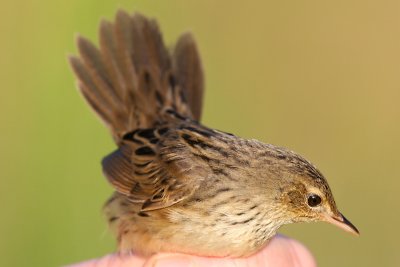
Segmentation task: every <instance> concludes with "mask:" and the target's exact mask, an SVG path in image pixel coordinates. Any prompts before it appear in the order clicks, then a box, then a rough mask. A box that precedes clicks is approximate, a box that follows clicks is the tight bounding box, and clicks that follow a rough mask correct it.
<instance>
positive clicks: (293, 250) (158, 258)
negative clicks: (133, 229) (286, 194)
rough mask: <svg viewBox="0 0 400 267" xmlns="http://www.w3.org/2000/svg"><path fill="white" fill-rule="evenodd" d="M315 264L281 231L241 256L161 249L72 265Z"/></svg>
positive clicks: (216, 266) (209, 266) (298, 266)
mask: <svg viewBox="0 0 400 267" xmlns="http://www.w3.org/2000/svg"><path fill="white" fill-rule="evenodd" d="M261 266H262V267H269V266H273V267H286V266H288V267H289V266H290V267H301V266H307V267H315V266H317V265H316V262H315V259H314V257H313V256H312V255H311V253H310V252H309V251H308V250H307V248H305V247H304V246H303V245H302V244H301V243H299V242H298V241H295V240H293V239H290V238H287V237H284V236H281V235H278V236H275V237H274V238H273V239H272V240H271V241H270V243H269V244H268V245H267V246H266V247H265V248H264V249H262V250H261V251H259V252H257V253H256V254H254V255H252V256H250V257H248V258H241V259H228V258H207V257H198V256H192V255H186V254H172V253H160V254H157V255H154V256H152V257H151V258H149V259H146V258H143V257H139V256H135V255H129V256H120V255H118V254H112V255H107V256H104V257H102V258H100V259H96V260H91V261H87V262H83V263H79V264H75V265H71V266H69V267H261Z"/></svg>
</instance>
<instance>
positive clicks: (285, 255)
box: [262, 235, 317, 267]
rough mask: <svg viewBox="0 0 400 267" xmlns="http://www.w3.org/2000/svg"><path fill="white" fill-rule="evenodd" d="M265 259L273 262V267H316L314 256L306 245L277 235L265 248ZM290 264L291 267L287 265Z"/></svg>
mask: <svg viewBox="0 0 400 267" xmlns="http://www.w3.org/2000/svg"><path fill="white" fill-rule="evenodd" d="M262 254H264V255H263V257H264V258H266V259H268V261H270V262H271V264H270V265H271V266H279V264H281V265H283V264H286V265H285V266H299V267H300V266H307V267H316V266H317V263H316V261H315V258H314V256H313V255H312V254H311V252H310V251H309V250H308V249H307V247H306V246H305V245H303V244H302V243H300V242H299V241H297V240H294V239H291V238H288V237H286V236H282V235H277V236H276V237H274V238H273V239H272V240H271V241H270V243H269V244H268V245H267V246H266V248H264V250H263V252H262ZM287 263H290V265H287ZM268 266H269V265H268Z"/></svg>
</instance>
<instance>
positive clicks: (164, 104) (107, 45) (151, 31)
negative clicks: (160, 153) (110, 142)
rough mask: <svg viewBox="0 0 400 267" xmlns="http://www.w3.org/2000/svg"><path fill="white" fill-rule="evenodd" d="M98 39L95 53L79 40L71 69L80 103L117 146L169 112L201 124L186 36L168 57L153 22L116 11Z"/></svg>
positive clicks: (198, 79)
mask: <svg viewBox="0 0 400 267" xmlns="http://www.w3.org/2000/svg"><path fill="white" fill-rule="evenodd" d="M99 36H100V38H99V39H100V44H99V46H100V48H99V49H98V48H96V47H95V46H94V45H93V44H92V43H91V42H90V41H88V40H87V39H85V38H83V37H80V36H79V37H78V38H77V46H78V50H79V57H75V56H71V57H70V63H71V66H72V68H73V70H74V72H75V75H76V77H77V80H78V87H79V89H80V91H81V92H82V94H83V96H84V98H85V99H86V100H87V102H88V103H89V105H90V106H91V107H92V108H93V110H94V111H95V112H96V113H97V115H99V117H100V118H101V119H102V120H103V122H104V123H105V124H106V125H107V126H108V127H109V128H110V130H111V133H112V135H113V137H114V139H115V141H116V142H117V143H119V142H120V140H121V138H122V136H123V135H124V134H126V133H127V132H130V131H132V130H135V129H137V128H149V127H153V126H155V125H157V124H158V123H160V122H162V121H160V120H162V119H161V118H162V116H161V113H162V112H163V111H165V110H167V109H172V110H174V111H175V112H177V113H179V114H180V115H182V116H185V117H189V118H191V119H194V120H199V119H200V116H201V108H202V96H203V72H202V67H201V62H200V57H199V55H198V51H197V47H196V44H195V42H194V40H193V38H192V36H191V35H190V34H187V33H186V34H183V35H182V36H181V37H180V38H179V40H178V42H177V44H176V46H175V49H174V50H173V52H172V53H169V51H168V50H167V49H166V47H165V45H164V43H163V40H162V36H161V33H160V31H159V29H158V25H157V22H156V21H155V20H150V19H148V18H146V17H144V16H142V15H140V14H134V15H133V16H130V15H128V14H127V13H126V12H124V11H118V12H117V14H116V17H115V22H114V23H111V22H108V21H102V22H101V26H100V32H99Z"/></svg>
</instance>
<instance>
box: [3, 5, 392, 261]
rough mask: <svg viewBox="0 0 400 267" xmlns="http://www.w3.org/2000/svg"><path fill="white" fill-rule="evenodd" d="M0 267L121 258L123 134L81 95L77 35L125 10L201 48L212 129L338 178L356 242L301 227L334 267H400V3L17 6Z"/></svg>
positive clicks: (6, 34)
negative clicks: (117, 254) (104, 210)
mask: <svg viewBox="0 0 400 267" xmlns="http://www.w3.org/2000/svg"><path fill="white" fill-rule="evenodd" d="M1 6H2V7H1V10H0V33H1V35H0V48H1V59H0V79H1V80H0V81H1V89H0V90H1V91H0V92H1V95H0V111H1V112H0V120H1V127H2V128H1V132H0V133H1V136H0V137H1V138H0V159H1V160H0V179H1V180H0V182H1V186H0V203H1V219H0V266H60V265H63V264H67V263H73V262H78V261H81V260H84V259H90V258H94V257H99V256H101V255H103V254H106V253H109V252H111V251H113V250H114V240H113V238H112V237H111V236H110V234H109V233H108V232H107V227H106V223H105V220H103V217H102V215H101V211H100V210H101V206H102V204H103V202H104V201H105V200H106V198H107V197H108V196H109V195H110V193H111V187H110V186H109V185H108V184H107V182H106V180H105V179H104V178H103V176H102V174H101V168H100V160H101V158H102V157H103V156H104V155H106V154H107V153H109V152H110V151H112V150H113V149H114V144H113V142H112V140H111V138H110V136H109V135H108V132H107V130H106V129H105V128H104V127H103V126H102V125H101V124H100V123H99V121H98V120H97V119H96V118H95V117H94V114H93V113H92V112H91V111H90V110H89V108H88V107H87V106H86V104H85V103H84V101H83V100H82V99H81V97H80V95H79V94H78V93H77V91H76V89H75V82H74V80H73V77H72V73H71V71H70V68H69V66H68V64H67V60H66V56H67V55H68V54H70V53H75V52H76V49H75V46H74V37H75V35H76V33H78V32H79V33H81V34H82V35H84V36H88V37H89V38H91V39H92V40H97V27H98V22H99V21H100V19H101V18H102V17H106V18H109V19H111V18H112V17H113V15H114V13H115V11H116V10H117V9H118V8H125V9H126V10H128V11H129V12H133V11H140V12H142V13H144V14H146V15H148V16H151V17H156V18H157V19H158V21H159V24H160V25H161V28H162V30H163V32H164V37H165V38H164V39H165V40H166V42H167V43H169V44H172V43H173V41H174V40H175V39H176V38H177V36H178V34H179V33H181V32H183V31H186V30H190V31H192V32H193V33H194V35H195V37H196V39H197V41H198V44H199V47H200V51H201V54H202V58H203V63H204V69H205V72H206V85H207V91H206V97H205V106H204V113H203V114H204V115H203V122H204V123H205V124H207V125H209V126H212V127H215V128H218V129H221V130H225V131H229V132H234V133H236V134H238V135H240V136H243V137H248V138H257V139H259V140H262V141H265V142H269V143H273V144H277V145H282V146H286V147H289V148H291V149H293V150H295V151H298V152H300V153H301V154H303V155H304V156H306V157H307V158H308V159H310V160H311V161H313V162H314V163H315V164H316V165H317V166H318V167H319V168H320V169H321V170H322V172H323V173H324V174H325V175H326V177H327V178H328V180H329V182H330V185H331V187H332V189H333V192H334V194H335V198H336V202H337V203H338V205H339V208H340V209H341V210H342V212H343V213H344V214H345V215H346V216H347V217H348V218H349V219H350V220H351V221H352V222H353V223H354V224H355V225H356V226H357V227H359V229H360V231H361V237H360V238H355V237H353V236H350V235H348V234H346V233H344V232H341V231H340V230H338V229H336V228H334V227H332V226H330V225H328V224H324V223H313V224H298V225H290V226H286V227H284V228H283V229H282V232H283V233H284V234H287V235H289V236H291V237H294V238H296V239H298V240H300V241H301V242H303V243H304V244H306V245H307V246H308V248H309V249H310V250H311V251H312V252H313V254H314V255H315V257H316V258H317V261H318V263H319V265H320V266H400V253H399V252H398V242H399V241H398V239H399V237H400V235H399V226H400V210H399V206H400V205H399V204H400V197H399V195H400V192H399V187H400V161H399V159H400V157H399V150H400V142H399V140H400V138H399V137H400V1H386V0H383V1H372V0H358V1H343V0H342V1H317V0H311V1H286V0H284V1H232V0H230V1H228V0H224V1H221V0H220V1H213V0H203V1H187V0H179V1H178V0H170V1H161V0H160V1H155V0H153V1H145V0H143V1H134V0H130V1H128V0H125V1H96V0H87V1H78V0H70V1H50V0H46V1H44V0H41V1H39V0H31V1H28V0H22V1H3V2H2V5H1Z"/></svg>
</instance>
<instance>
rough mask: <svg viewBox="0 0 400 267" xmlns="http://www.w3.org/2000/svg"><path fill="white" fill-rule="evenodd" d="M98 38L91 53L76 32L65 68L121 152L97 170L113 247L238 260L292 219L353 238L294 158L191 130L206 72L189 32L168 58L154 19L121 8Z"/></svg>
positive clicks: (196, 126)
mask: <svg viewBox="0 0 400 267" xmlns="http://www.w3.org/2000/svg"><path fill="white" fill-rule="evenodd" d="M99 35H100V49H97V48H96V47H95V46H94V45H93V44H92V43H91V42H89V41H88V40H86V39H84V38H83V37H78V41H77V44H78V49H79V55H80V56H79V57H71V58H70V62H71V65H72V68H73V70H74V72H75V74H76V76H77V79H78V87H79V88H80V91H81V92H82V94H83V96H84V98H85V99H86V100H87V102H88V103H89V105H90V106H91V107H92V108H93V110H94V111H95V112H96V113H97V114H98V115H99V116H100V118H101V119H102V121H103V122H104V123H105V124H106V125H107V127H108V128H109V129H110V131H111V134H112V136H113V138H114V140H115V142H116V144H117V145H118V149H117V150H116V151H114V152H113V153H111V154H110V155H108V156H107V157H105V158H104V160H103V162H102V164H103V171H104V174H105V176H106V177H107V179H108V180H109V182H110V183H111V184H112V186H113V187H114V189H115V190H116V192H115V193H114V194H113V196H112V197H111V198H110V199H109V200H108V202H107V203H106V205H105V212H106V214H107V217H108V220H109V224H110V226H111V228H112V229H113V230H114V232H115V234H116V236H117V239H118V245H119V250H120V251H134V252H136V253H140V254H144V255H150V254H153V253H156V252H161V251H169V252H183V253H191V254H197V255H205V256H232V257H238V256H246V255H250V254H251V253H254V252H256V251H257V250H259V249H260V248H262V247H263V246H265V245H266V244H267V241H268V240H269V239H270V238H271V237H272V236H273V235H274V234H275V233H276V230H277V229H278V228H279V227H280V226H282V225H284V224H288V223H292V222H301V221H318V220H322V221H329V222H332V223H334V224H337V225H338V226H340V227H342V228H344V229H346V230H349V231H352V232H354V233H357V230H356V228H355V227H354V226H353V225H352V224H351V223H350V222H349V221H347V220H346V219H345V218H344V217H343V216H342V215H341V214H340V213H339V211H338V210H337V208H336V204H335V202H334V199H333V196H332V193H331V190H330V189H329V186H328V184H327V181H326V180H325V178H324V177H323V175H322V174H321V173H320V172H319V171H318V170H317V169H316V168H315V167H314V166H313V165H312V164H311V163H310V162H308V161H307V160H305V159H304V158H303V157H301V156H300V155H298V154H296V153H294V152H292V151H289V150H287V149H284V148H280V147H276V146H273V145H269V144H263V143H261V142H259V141H256V140H246V139H242V138H240V137H237V136H234V135H232V134H228V133H224V132H221V131H217V130H213V129H209V128H207V127H205V126H203V125H201V124H200V123H199V120H200V117H201V109H202V96H203V83H204V82H203V72H202V66H201V62H200V57H199V54H198V51H197V47H196V43H195V42H194V40H193V38H192V37H191V35H190V34H184V35H182V36H181V37H180V38H179V40H178V42H177V44H176V45H175V48H174V50H173V52H171V53H170V52H169V51H168V50H167V49H166V48H165V46H164V44H163V40H162V37H161V33H160V31H159V29H158V26H157V23H156V22H155V21H154V20H150V19H147V18H145V17H144V16H142V15H140V14H134V15H133V16H130V15H128V14H127V13H125V12H123V11H119V12H118V13H117V15H116V18H115V23H110V22H107V21H102V23H101V26H100V33H99Z"/></svg>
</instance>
